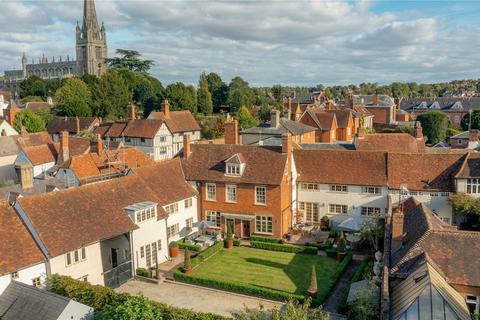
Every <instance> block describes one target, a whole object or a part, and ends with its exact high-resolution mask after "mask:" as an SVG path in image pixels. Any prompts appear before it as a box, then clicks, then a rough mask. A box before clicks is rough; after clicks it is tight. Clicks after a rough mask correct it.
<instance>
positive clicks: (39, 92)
mask: <svg viewBox="0 0 480 320" xmlns="http://www.w3.org/2000/svg"><path fill="white" fill-rule="evenodd" d="M28 96H37V97H42V98H45V97H46V96H47V85H46V83H45V81H44V80H43V79H40V78H39V77H37V76H30V77H28V78H27V79H25V80H23V81H22V83H21V84H20V97H21V98H24V97H28Z"/></svg>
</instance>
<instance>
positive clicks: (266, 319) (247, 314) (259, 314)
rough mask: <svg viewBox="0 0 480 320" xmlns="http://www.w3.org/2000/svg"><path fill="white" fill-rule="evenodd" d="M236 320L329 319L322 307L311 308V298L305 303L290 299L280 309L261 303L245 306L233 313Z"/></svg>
mask: <svg viewBox="0 0 480 320" xmlns="http://www.w3.org/2000/svg"><path fill="white" fill-rule="evenodd" d="M233 319H235V320H329V319H330V316H329V315H328V313H326V312H325V311H323V310H322V308H314V309H311V308H310V300H307V301H306V302H305V303H304V304H299V303H298V302H295V301H292V300H289V301H287V303H286V304H285V306H284V307H282V310H279V309H278V308H277V307H275V308H273V309H272V310H265V308H264V307H263V306H262V305H260V306H259V308H255V309H249V308H247V307H245V310H244V311H243V312H241V313H235V314H233Z"/></svg>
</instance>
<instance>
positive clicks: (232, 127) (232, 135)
mask: <svg viewBox="0 0 480 320" xmlns="http://www.w3.org/2000/svg"><path fill="white" fill-rule="evenodd" d="M225 144H238V122H237V120H230V121H227V122H225Z"/></svg>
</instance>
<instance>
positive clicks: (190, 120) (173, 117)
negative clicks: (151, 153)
mask: <svg viewBox="0 0 480 320" xmlns="http://www.w3.org/2000/svg"><path fill="white" fill-rule="evenodd" d="M148 118H149V119H156V120H162V121H165V123H166V124H167V127H168V130H170V132H172V133H179V132H189V131H200V130H201V128H200V126H199V125H198V123H197V121H196V120H195V118H194V117H193V115H192V113H191V112H190V111H185V110H184V111H170V117H168V118H167V117H165V114H164V113H163V112H161V111H160V112H152V113H151V114H150V115H149V116H148Z"/></svg>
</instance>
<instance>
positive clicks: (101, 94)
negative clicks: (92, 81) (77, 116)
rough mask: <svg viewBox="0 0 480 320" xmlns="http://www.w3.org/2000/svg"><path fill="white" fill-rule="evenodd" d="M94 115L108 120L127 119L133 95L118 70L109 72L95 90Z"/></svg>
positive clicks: (100, 80)
mask: <svg viewBox="0 0 480 320" xmlns="http://www.w3.org/2000/svg"><path fill="white" fill-rule="evenodd" d="M93 100H94V114H95V115H96V116H99V117H103V118H108V119H112V120H115V119H121V118H126V117H127V113H128V104H129V103H130V101H131V100H132V93H131V92H130V90H129V89H128V86H127V84H126V83H125V80H124V79H123V78H122V77H121V76H120V74H119V73H118V72H117V71H116V70H109V71H107V73H105V74H104V75H103V76H102V77H101V78H100V79H99V81H98V83H97V84H96V85H95V87H94V90H93Z"/></svg>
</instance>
